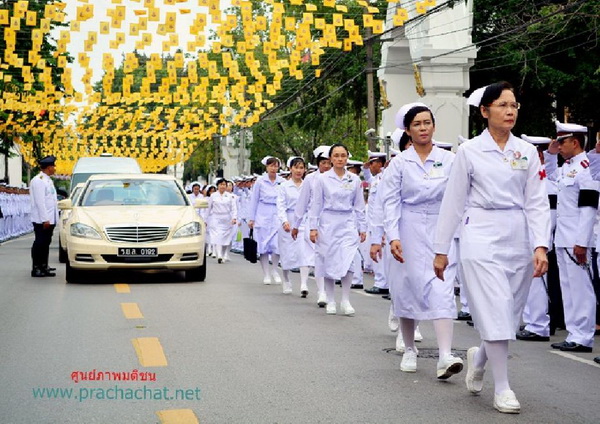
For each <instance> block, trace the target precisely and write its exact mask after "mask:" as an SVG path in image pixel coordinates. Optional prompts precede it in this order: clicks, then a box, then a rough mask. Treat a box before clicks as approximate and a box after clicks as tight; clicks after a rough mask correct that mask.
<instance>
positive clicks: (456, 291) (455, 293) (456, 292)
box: [454, 287, 460, 296]
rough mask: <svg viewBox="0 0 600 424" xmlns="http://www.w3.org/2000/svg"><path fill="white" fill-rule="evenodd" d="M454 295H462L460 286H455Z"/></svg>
mask: <svg viewBox="0 0 600 424" xmlns="http://www.w3.org/2000/svg"><path fill="white" fill-rule="evenodd" d="M454 296H460V287H454Z"/></svg>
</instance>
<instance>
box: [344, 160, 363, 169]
mask: <svg viewBox="0 0 600 424" xmlns="http://www.w3.org/2000/svg"><path fill="white" fill-rule="evenodd" d="M349 166H363V162H361V161H359V160H352V159H348V162H347V163H346V167H349Z"/></svg>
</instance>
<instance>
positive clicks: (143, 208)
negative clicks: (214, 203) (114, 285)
mask: <svg viewBox="0 0 600 424" xmlns="http://www.w3.org/2000/svg"><path fill="white" fill-rule="evenodd" d="M207 205H208V202H207V201H205V200H203V199H202V200H198V201H196V203H195V204H192V203H191V202H190V200H189V198H188V197H187V195H186V193H185V191H184V190H183V189H182V187H181V186H180V185H179V183H178V182H177V181H176V180H175V178H174V177H172V176H169V175H158V174H103V175H102V174H101V175H93V176H91V177H90V178H89V180H88V182H87V183H86V185H85V187H84V188H83V191H82V193H81V195H80V196H79V199H78V200H77V202H76V204H75V206H76V207H73V204H72V203H71V202H70V201H69V200H65V201H64V202H63V203H62V204H61V206H60V207H61V209H63V210H71V214H70V215H69V218H68V220H67V222H66V223H65V225H66V226H67V228H68V231H67V237H66V249H67V252H68V260H67V263H66V276H67V277H66V278H67V282H69V283H73V282H78V281H83V279H84V278H85V274H86V273H87V272H90V271H97V270H109V269H140V270H144V269H146V270H147V269H170V270H176V271H177V270H183V271H185V278H186V280H187V281H204V279H205V278H206V253H205V249H204V239H205V234H206V231H205V230H206V226H205V224H204V222H203V221H202V218H200V217H199V216H198V214H197V213H196V208H203V207H206V206H207Z"/></svg>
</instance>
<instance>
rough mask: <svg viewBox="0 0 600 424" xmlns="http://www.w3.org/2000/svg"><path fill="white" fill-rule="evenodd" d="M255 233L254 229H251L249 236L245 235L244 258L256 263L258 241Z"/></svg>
mask: <svg viewBox="0 0 600 424" xmlns="http://www.w3.org/2000/svg"><path fill="white" fill-rule="evenodd" d="M253 234H254V230H250V234H249V235H248V237H244V258H245V259H246V260H247V261H249V262H251V263H253V264H255V263H256V261H257V254H256V253H257V243H256V240H254V235H253Z"/></svg>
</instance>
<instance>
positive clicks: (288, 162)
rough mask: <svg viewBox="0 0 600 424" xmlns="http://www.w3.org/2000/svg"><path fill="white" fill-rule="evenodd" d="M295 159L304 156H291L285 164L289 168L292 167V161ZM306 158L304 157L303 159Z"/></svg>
mask: <svg viewBox="0 0 600 424" xmlns="http://www.w3.org/2000/svg"><path fill="white" fill-rule="evenodd" d="M294 159H302V156H290V157H289V159H288V160H287V162H286V163H285V166H287V167H288V168H291V167H292V161H293V160H294ZM302 160H304V159H302Z"/></svg>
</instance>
